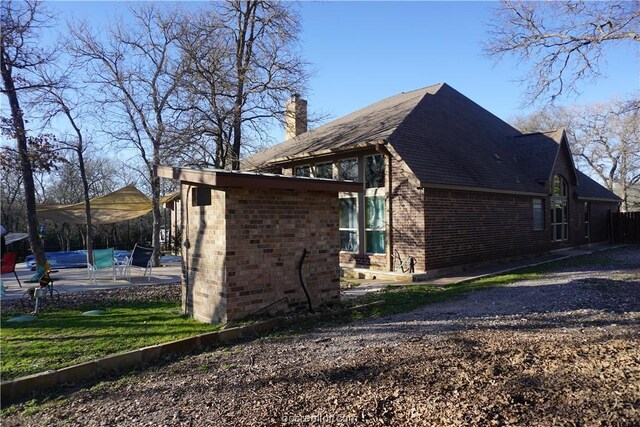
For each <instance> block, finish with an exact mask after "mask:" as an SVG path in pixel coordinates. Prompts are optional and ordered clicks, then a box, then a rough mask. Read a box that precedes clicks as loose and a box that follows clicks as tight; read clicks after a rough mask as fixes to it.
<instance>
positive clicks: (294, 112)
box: [284, 93, 307, 140]
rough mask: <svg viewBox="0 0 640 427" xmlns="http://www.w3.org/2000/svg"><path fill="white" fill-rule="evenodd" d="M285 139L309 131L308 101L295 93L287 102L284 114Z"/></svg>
mask: <svg viewBox="0 0 640 427" xmlns="http://www.w3.org/2000/svg"><path fill="white" fill-rule="evenodd" d="M284 116H285V117H284V118H285V129H284V139H285V140H287V139H291V138H293V137H295V136H298V135H300V134H301V133H305V132H306V131H307V101H306V100H304V99H302V98H300V95H298V94H297V93H294V94H293V95H292V96H291V99H290V100H289V101H287V105H286V112H285V113H284Z"/></svg>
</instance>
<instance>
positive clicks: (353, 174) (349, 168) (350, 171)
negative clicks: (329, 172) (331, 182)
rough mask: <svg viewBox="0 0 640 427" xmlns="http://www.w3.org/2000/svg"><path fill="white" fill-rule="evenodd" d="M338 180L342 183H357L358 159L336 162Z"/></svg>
mask: <svg viewBox="0 0 640 427" xmlns="http://www.w3.org/2000/svg"><path fill="white" fill-rule="evenodd" d="M338 179H339V180H342V181H357V180H358V159H347V160H340V161H339V162H338Z"/></svg>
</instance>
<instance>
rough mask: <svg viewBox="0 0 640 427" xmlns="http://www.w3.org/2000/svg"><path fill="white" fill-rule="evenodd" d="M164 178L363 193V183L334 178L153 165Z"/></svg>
mask: <svg viewBox="0 0 640 427" xmlns="http://www.w3.org/2000/svg"><path fill="white" fill-rule="evenodd" d="M154 170H155V174H156V176H158V177H161V178H169V179H174V180H178V181H180V182H182V183H186V184H191V185H199V186H208V187H214V188H265V189H267V188H268V189H276V190H308V191H327V192H362V188H363V185H362V183H361V182H353V181H335V180H332V179H323V178H306V177H298V176H284V175H276V174H267V173H257V172H239V171H227V170H221V169H193V168H179V167H171V166H162V165H156V166H154Z"/></svg>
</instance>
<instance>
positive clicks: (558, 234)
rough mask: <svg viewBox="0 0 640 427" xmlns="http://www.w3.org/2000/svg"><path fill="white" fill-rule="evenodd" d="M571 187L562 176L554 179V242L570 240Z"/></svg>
mask: <svg viewBox="0 0 640 427" xmlns="http://www.w3.org/2000/svg"><path fill="white" fill-rule="evenodd" d="M568 194H569V186H568V185H567V181H566V180H565V179H564V178H563V177H562V176H560V175H556V176H554V177H553V193H552V195H551V229H552V232H553V236H552V240H554V241H562V240H568V239H569V213H568V209H567V202H568Z"/></svg>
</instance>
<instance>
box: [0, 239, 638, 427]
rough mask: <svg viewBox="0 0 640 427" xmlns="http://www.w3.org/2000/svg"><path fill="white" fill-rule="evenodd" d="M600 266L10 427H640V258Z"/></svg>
mask: <svg viewBox="0 0 640 427" xmlns="http://www.w3.org/2000/svg"><path fill="white" fill-rule="evenodd" d="M594 259H595V260H596V261H595V262H596V263H595V264H591V265H582V266H578V267H566V268H563V269H561V270H558V271H555V272H553V273H550V274H548V275H546V276H545V277H544V278H543V279H541V280H530V281H524V282H518V283H515V284H512V285H508V286H504V287H500V288H493V289H487V290H482V291H476V292H472V293H469V294H466V295H465V296H464V297H462V298H459V299H457V300H452V301H447V302H443V303H437V304H432V305H428V306H425V307H422V308H420V309H418V310H415V311H412V312H408V313H403V314H398V315H393V316H387V317H384V318H379V319H368V320H365V321H360V322H354V323H350V324H346V325H340V326H331V327H323V328H321V329H317V330H315V331H313V332H311V333H307V334H303V335H292V334H281V335H278V336H272V337H268V338H263V339H259V340H256V341H253V342H249V343H245V344H240V345H237V346H234V347H231V348H221V349H216V350H213V351H211V352H206V353H202V354H198V355H194V356H190V357H187V358H184V359H181V360H178V361H173V362H171V361H168V362H167V363H166V364H164V365H163V366H160V367H155V368H152V369H149V370H147V371H144V372H142V373H139V374H135V375H130V376H128V377H126V378H124V379H121V380H118V381H115V382H104V383H102V384H100V385H98V386H96V387H94V388H93V389H90V390H82V391H78V392H76V393H73V394H70V395H67V396H65V399H66V400H64V401H63V402H61V403H60V404H54V405H53V406H51V407H48V408H47V409H45V410H43V411H41V412H38V413H36V414H35V415H25V413H28V412H29V411H26V412H23V411H21V410H22V409H24V408H25V406H24V405H22V406H18V407H17V409H18V410H16V411H14V412H13V413H11V414H9V415H7V416H6V417H4V419H3V425H5V426H9V425H73V426H75V425H77V426H80V425H82V426H111V425H124V426H129V425H130V426H138V425H149V426H219V425H233V426H235V425H242V426H244V425H356V424H357V425H361V424H362V425H434V426H439V425H478V426H484V425H548V426H551V425H589V426H590V425H620V426H622V425H625V426H632V425H640V351H639V350H638V348H639V346H638V344H639V341H640V328H639V325H640V247H637V246H635V247H627V248H625V249H622V250H616V251H611V252H606V253H602V254H599V255H597V256H595V257H594ZM574 264H579V263H574ZM27 406H28V405H27Z"/></svg>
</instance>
